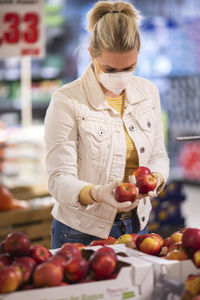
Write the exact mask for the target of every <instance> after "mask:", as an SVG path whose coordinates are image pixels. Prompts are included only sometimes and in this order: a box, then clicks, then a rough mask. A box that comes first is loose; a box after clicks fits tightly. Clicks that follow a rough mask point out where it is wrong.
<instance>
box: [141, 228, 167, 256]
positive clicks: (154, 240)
mask: <svg viewBox="0 0 200 300" xmlns="http://www.w3.org/2000/svg"><path fill="white" fill-rule="evenodd" d="M136 245H137V248H138V249H139V250H140V251H142V252H144V253H147V254H151V255H158V254H159V253H160V251H161V248H162V246H163V240H162V238H161V237H160V236H159V237H158V236H155V233H144V234H142V235H139V236H138V238H137V240H136Z"/></svg>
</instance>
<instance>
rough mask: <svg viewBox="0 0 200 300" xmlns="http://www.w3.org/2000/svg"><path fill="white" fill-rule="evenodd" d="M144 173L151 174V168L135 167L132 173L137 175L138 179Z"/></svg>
mask: <svg viewBox="0 0 200 300" xmlns="http://www.w3.org/2000/svg"><path fill="white" fill-rule="evenodd" d="M144 174H151V171H150V169H149V168H147V167H143V166H140V167H137V168H135V169H134V170H133V173H132V175H134V176H135V178H136V180H138V179H139V178H140V177H141V176H143V175H144Z"/></svg>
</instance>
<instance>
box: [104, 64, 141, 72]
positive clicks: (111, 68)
mask: <svg viewBox="0 0 200 300" xmlns="http://www.w3.org/2000/svg"><path fill="white" fill-rule="evenodd" d="M134 65H136V63H134V64H132V65H130V66H128V67H125V68H123V69H116V68H113V67H110V66H108V65H104V67H105V68H106V69H110V70H126V69H130V68H132V67H133V66H134Z"/></svg>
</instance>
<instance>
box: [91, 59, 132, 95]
mask: <svg viewBox="0 0 200 300" xmlns="http://www.w3.org/2000/svg"><path fill="white" fill-rule="evenodd" d="M95 63H96V66H97V69H98V71H99V74H98V75H97V78H98V80H99V82H101V83H102V84H103V86H104V87H105V88H106V89H107V90H109V91H111V92H112V93H113V94H115V95H120V94H121V92H122V91H123V90H124V89H126V88H127V86H128V85H129V83H130V78H131V77H132V75H133V71H125V72H117V73H104V72H102V71H101V70H100V69H99V66H98V64H97V61H96V60H95Z"/></svg>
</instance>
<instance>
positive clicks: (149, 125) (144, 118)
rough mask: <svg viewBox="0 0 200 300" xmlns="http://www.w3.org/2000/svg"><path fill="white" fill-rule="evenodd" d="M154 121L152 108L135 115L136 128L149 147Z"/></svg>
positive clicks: (151, 141)
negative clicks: (146, 140) (145, 138)
mask: <svg viewBox="0 0 200 300" xmlns="http://www.w3.org/2000/svg"><path fill="white" fill-rule="evenodd" d="M155 120H156V116H155V111H154V108H153V107H148V108H146V109H144V110H143V111H141V112H139V113H138V114H137V115H136V121H137V123H138V126H139V128H140V129H141V130H142V131H143V133H144V135H145V136H146V137H147V139H148V141H149V142H150V143H151V145H152V144H153V137H154V128H155Z"/></svg>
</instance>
